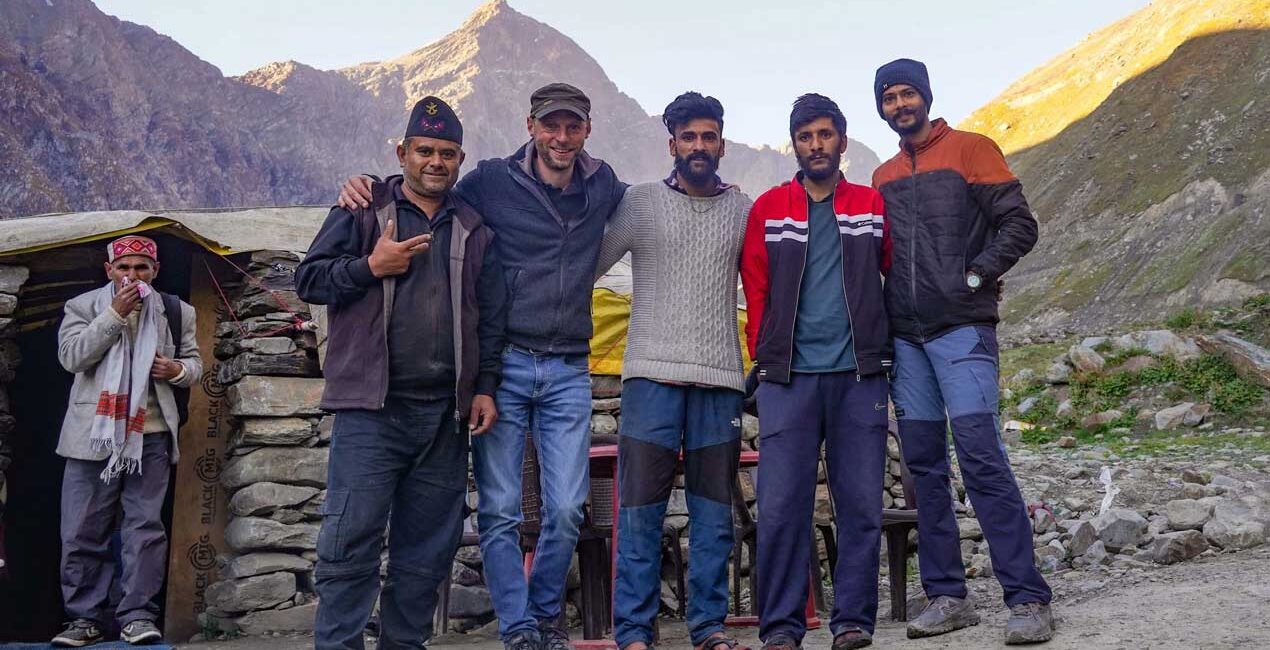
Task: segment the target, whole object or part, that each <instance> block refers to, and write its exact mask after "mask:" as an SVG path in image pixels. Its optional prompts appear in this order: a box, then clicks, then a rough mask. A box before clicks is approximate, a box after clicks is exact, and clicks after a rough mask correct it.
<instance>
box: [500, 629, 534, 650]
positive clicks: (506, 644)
mask: <svg viewBox="0 0 1270 650" xmlns="http://www.w3.org/2000/svg"><path fill="white" fill-rule="evenodd" d="M503 650H542V644H541V643H539V642H538V635H537V634H534V633H533V632H530V631H529V630H522V631H520V632H517V633H515V634H513V635H511V636H509V637H507V640H506V641H503Z"/></svg>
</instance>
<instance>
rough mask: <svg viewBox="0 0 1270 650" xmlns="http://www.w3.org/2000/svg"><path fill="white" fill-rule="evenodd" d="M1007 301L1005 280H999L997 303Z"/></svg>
mask: <svg viewBox="0 0 1270 650" xmlns="http://www.w3.org/2000/svg"><path fill="white" fill-rule="evenodd" d="M1002 300H1005V280H1003V279H1001V278H997V302H1001V301H1002Z"/></svg>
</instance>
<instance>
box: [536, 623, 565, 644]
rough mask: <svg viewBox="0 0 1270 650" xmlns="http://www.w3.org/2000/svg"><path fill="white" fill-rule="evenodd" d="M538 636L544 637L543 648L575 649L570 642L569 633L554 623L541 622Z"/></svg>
mask: <svg viewBox="0 0 1270 650" xmlns="http://www.w3.org/2000/svg"><path fill="white" fill-rule="evenodd" d="M538 636H539V638H541V639H542V645H541V646H539V647H540V648H542V650H573V646H572V645H570V644H569V633H568V632H565V631H564V628H562V627H560V626H558V625H556V624H554V623H539V624H538Z"/></svg>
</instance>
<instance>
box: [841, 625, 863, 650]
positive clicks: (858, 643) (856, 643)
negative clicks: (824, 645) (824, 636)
mask: <svg viewBox="0 0 1270 650" xmlns="http://www.w3.org/2000/svg"><path fill="white" fill-rule="evenodd" d="M871 645H873V635H872V634H869V633H868V632H865V631H864V630H861V629H860V628H852V629H850V630H844V631H843V632H842V633H841V634H839V635H837V636H835V637H834V638H833V650H855V649H856V648H866V647H868V646H871Z"/></svg>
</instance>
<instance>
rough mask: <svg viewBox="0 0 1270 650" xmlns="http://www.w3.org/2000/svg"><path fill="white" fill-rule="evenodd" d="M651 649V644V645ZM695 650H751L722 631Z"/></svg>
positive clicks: (707, 638)
mask: <svg viewBox="0 0 1270 650" xmlns="http://www.w3.org/2000/svg"><path fill="white" fill-rule="evenodd" d="M650 649H651V646H650ZM695 650H750V649H749V648H748V647H746V646H744V645H742V644H741V642H740V641H737V640H736V639H734V638H732V637H730V636H728V635H726V634H724V633H722V632H715V633H714V634H712V635H710V636H708V637H706V640H705V641H702V642H701V643H700V644H698V645H697V647H696V648H695Z"/></svg>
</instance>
